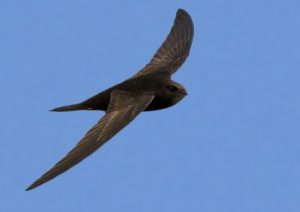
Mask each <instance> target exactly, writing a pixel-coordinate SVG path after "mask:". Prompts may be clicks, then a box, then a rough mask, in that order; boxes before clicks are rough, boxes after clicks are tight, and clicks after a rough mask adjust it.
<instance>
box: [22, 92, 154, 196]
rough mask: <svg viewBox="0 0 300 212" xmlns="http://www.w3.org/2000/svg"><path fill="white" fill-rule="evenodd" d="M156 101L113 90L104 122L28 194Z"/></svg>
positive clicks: (86, 154)
mask: <svg viewBox="0 0 300 212" xmlns="http://www.w3.org/2000/svg"><path fill="white" fill-rule="evenodd" d="M153 98H154V95H151V94H149V95H133V94H131V93H128V92H125V91H119V90H115V91H113V92H112V94H111V100H110V103H109V106H108V109H107V111H106V114H105V115H104V116H103V117H102V118H101V119H100V121H99V122H98V123H97V124H96V125H95V126H94V127H93V128H91V129H90V130H89V131H88V132H87V133H86V135H85V136H84V137H83V138H82V139H81V141H80V142H79V143H78V144H77V145H76V146H75V147H74V148H73V149H72V150H71V151H70V152H69V153H68V154H67V155H66V156H65V157H64V158H63V159H61V160H60V161H59V162H58V163H56V164H55V165H54V167H52V168H51V169H50V170H49V171H47V172H46V173H45V174H44V175H42V176H41V177H40V178H39V179H37V180H36V181H35V182H34V183H33V184H32V185H30V186H29V187H28V188H27V189H26V191H28V190H31V189H33V188H35V187H37V186H40V185H41V184H43V183H45V182H47V181H49V180H51V179H53V178H54V177H56V176H58V175H60V174H61V173H63V172H65V171H67V170H68V169H70V168H71V167H73V166H74V165H76V164H77V163H79V162H80V161H82V160H83V159H84V158H86V157H87V156H89V155H90V154H92V153H93V152H94V151H95V150H97V149H98V148H99V147H100V146H102V145H103V144H104V143H105V142H107V141H108V140H109V139H111V138H112V137H113V136H114V135H115V134H116V133H118V132H119V131H120V130H122V129H123V128H124V127H125V126H126V125H128V124H129V123H130V122H131V121H132V120H133V119H134V118H135V117H136V116H137V115H138V114H139V113H141V112H142V111H144V109H145V108H146V107H147V106H148V105H149V104H150V103H151V101H152V100H153Z"/></svg>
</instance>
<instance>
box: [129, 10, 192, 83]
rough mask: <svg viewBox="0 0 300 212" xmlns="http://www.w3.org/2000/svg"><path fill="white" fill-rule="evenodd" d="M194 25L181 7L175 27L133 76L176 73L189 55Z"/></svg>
mask: <svg viewBox="0 0 300 212" xmlns="http://www.w3.org/2000/svg"><path fill="white" fill-rule="evenodd" d="M193 36H194V25H193V21H192V18H191V16H190V15H189V14H188V13H187V12H186V11H185V10H183V9H179V10H178V11H177V13H176V18H175V21H174V24H173V27H172V29H171V31H170V33H169V35H168V36H167V38H166V40H165V41H164V42H163V44H162V45H161V47H160V48H159V49H158V50H157V52H156V53H155V55H154V56H153V58H152V59H151V61H150V63H148V64H147V65H146V66H145V67H144V68H143V69H142V70H141V71H139V72H138V73H136V74H135V75H134V76H133V77H137V76H141V75H145V74H150V73H155V72H158V71H163V72H165V73H167V74H169V75H171V74H174V73H175V72H176V71H177V69H178V68H179V67H180V66H181V65H182V64H183V63H184V61H185V60H186V58H187V57H188V55H189V52H190V48H191V45H192V42H193Z"/></svg>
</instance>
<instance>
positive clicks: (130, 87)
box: [52, 74, 187, 112]
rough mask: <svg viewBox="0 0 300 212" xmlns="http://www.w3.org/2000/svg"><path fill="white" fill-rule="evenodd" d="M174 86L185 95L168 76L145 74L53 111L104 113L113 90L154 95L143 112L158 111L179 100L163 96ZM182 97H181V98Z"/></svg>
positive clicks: (183, 89) (183, 90)
mask: <svg viewBox="0 0 300 212" xmlns="http://www.w3.org/2000/svg"><path fill="white" fill-rule="evenodd" d="M172 84H176V85H178V87H180V88H181V91H182V94H183V96H184V95H186V94H187V93H186V91H185V88H184V87H183V86H182V85H180V84H179V83H176V82H174V81H172V80H171V79H170V78H169V76H168V75H164V74H147V75H143V76H137V77H135V78H130V79H128V80H126V81H124V82H122V83H120V84H117V85H115V86H113V87H111V88H108V89H106V90H104V91H102V92H100V93H98V94H96V95H95V96H92V97H91V98H89V99H87V100H85V101H83V102H81V103H78V104H74V105H67V106H62V107H58V108H55V109H53V110H52V111H55V112H65V111H74V110H103V111H106V110H107V107H108V105H109V102H110V95H111V92H112V91H114V90H123V91H126V92H130V93H136V94H142V93H151V94H153V95H155V97H154V99H153V101H152V102H151V103H150V105H149V106H148V107H147V108H146V109H145V110H144V111H152V110H160V109H164V108H167V107H170V106H173V105H174V104H176V103H177V102H178V101H179V100H181V98H175V97H173V96H169V95H164V93H162V90H164V88H165V87H166V86H168V85H172ZM183 96H182V97H183Z"/></svg>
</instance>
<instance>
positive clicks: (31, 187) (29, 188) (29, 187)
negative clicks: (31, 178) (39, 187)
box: [25, 185, 34, 191]
mask: <svg viewBox="0 0 300 212" xmlns="http://www.w3.org/2000/svg"><path fill="white" fill-rule="evenodd" d="M32 189H34V187H33V186H32V185H30V186H28V188H26V189H25V191H30V190H32Z"/></svg>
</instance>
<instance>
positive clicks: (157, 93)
mask: <svg viewBox="0 0 300 212" xmlns="http://www.w3.org/2000/svg"><path fill="white" fill-rule="evenodd" d="M193 35H194V26H193V22H192V19H191V17H190V15H189V14H188V13H187V12H186V11H185V10H183V9H178V10H177V13H176V18H175V20H174V23H173V26H172V28H171V31H170V33H169V34H168V36H167V38H166V39H165V41H164V42H163V44H162V45H161V47H160V48H159V49H158V50H157V52H156V53H155V55H154V56H153V58H152V59H151V61H150V62H149V63H148V64H147V65H146V66H145V67H144V68H143V69H142V70H140V71H139V72H137V73H136V74H135V75H133V76H132V77H131V78H129V79H127V80H125V81H123V82H122V83H120V84H117V85H115V86H113V87H111V88H108V89H107V90H104V91H103V92H100V93H98V94H97V95H95V96H93V97H91V98H89V99H87V100H85V101H83V102H81V103H78V104H73V105H67V106H63V107H58V108H55V109H53V110H51V111H55V112H61V111H75V110H102V111H105V115H104V116H103V117H102V118H101V119H100V120H99V122H98V123H97V124H96V125H94V126H93V127H92V128H91V129H90V130H89V131H88V132H87V133H86V134H85V135H84V137H83V138H82V139H81V140H80V141H79V143H78V144H77V145H76V146H75V147H74V148H73V149H72V150H71V151H70V152H69V153H68V154H67V155H66V156H65V157H64V158H62V159H61V160H60V161H59V162H58V163H56V164H55V165H54V166H53V167H52V168H51V169H50V170H49V171H47V172H46V173H45V174H43V175H42V176H41V177H40V178H39V179H37V180H36V181H35V182H34V183H33V184H32V185H30V186H29V187H28V188H27V189H26V191H28V190H31V189H33V188H36V187H37V186H40V185H42V184H43V183H45V182H47V181H49V180H51V179H53V178H54V177H56V176H58V175H60V174H62V173H63V172H65V171H67V170H68V169H70V168H71V167H73V166H74V165H76V164H77V163H79V162H80V161H82V160H83V159H84V158H86V157H87V156H89V155H90V154H92V153H93V152H94V151H96V150H97V149H98V148H99V147H100V146H102V145H103V144H104V143H105V142H107V141H108V140H109V139H111V138H112V137H113V136H114V135H115V134H116V133H118V132H119V131H120V130H122V129H123V128H124V127H125V126H126V125H128V124H129V123H130V122H131V121H132V120H133V119H134V118H135V117H136V116H137V115H138V114H139V113H141V112H143V111H152V110H159V109H163V108H167V107H170V106H172V105H175V104H176V103H178V102H179V101H180V100H182V99H183V98H184V97H185V96H186V95H187V91H186V89H185V88H184V86H183V85H181V84H179V83H178V82H175V81H172V80H171V76H172V74H174V73H175V72H176V71H177V69H178V68H179V67H180V66H181V65H182V64H183V63H184V61H185V60H186V58H187V57H188V55H189V51H190V48H191V45H192V41H193Z"/></svg>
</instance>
